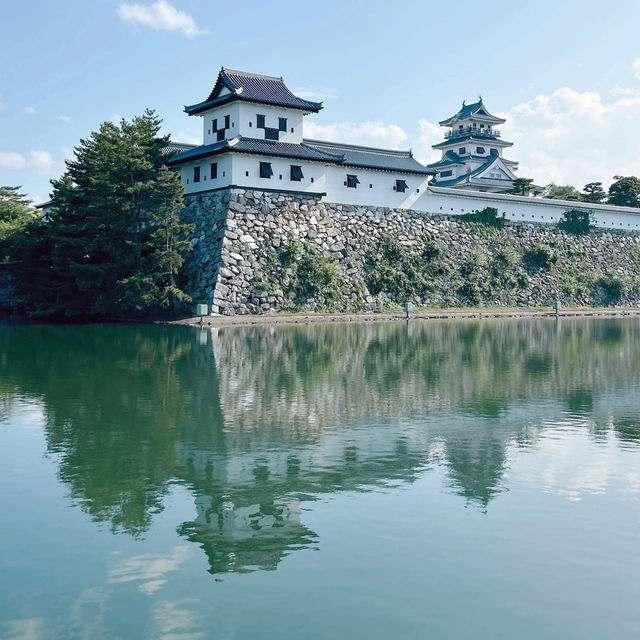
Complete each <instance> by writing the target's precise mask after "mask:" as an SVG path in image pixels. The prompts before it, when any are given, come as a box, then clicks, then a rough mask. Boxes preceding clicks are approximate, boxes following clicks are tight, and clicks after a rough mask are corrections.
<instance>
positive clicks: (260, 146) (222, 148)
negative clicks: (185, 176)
mask: <svg viewBox="0 0 640 640" xmlns="http://www.w3.org/2000/svg"><path fill="white" fill-rule="evenodd" d="M229 151H231V152H233V153H253V154H257V155H264V156H276V157H280V158H296V159H299V160H310V161H315V162H331V163H336V164H338V163H340V162H341V160H342V158H341V156H338V155H335V154H331V153H325V152H323V151H321V150H318V149H314V148H313V147H311V146H309V145H307V144H294V143H291V142H276V141H272V140H258V139H256V138H243V137H241V136H238V137H237V138H233V139H232V140H223V141H222V142H215V143H213V144H207V145H202V146H200V147H196V148H195V149H189V150H187V151H184V152H183V153H179V154H178V155H177V156H175V157H174V158H172V159H171V161H170V164H182V163H184V162H191V161H193V160H198V159H199V158H206V157H207V156H212V155H217V154H220V153H226V152H229Z"/></svg>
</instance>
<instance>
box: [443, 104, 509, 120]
mask: <svg viewBox="0 0 640 640" xmlns="http://www.w3.org/2000/svg"><path fill="white" fill-rule="evenodd" d="M472 116H474V117H475V118H477V119H479V120H483V121H484V122H489V123H491V124H504V123H505V122H506V120H505V119H504V118H498V117H497V116H494V115H492V114H491V113H489V111H488V110H487V108H486V107H485V106H484V103H483V102H482V98H480V99H479V100H478V102H474V103H473V104H465V103H464V102H463V103H462V107H461V108H460V110H459V111H458V113H456V114H455V115H453V116H451V117H450V118H447V119H446V120H441V121H440V126H442V127H446V126H447V125H450V124H452V123H453V122H457V121H460V120H467V119H469V118H471V117H472Z"/></svg>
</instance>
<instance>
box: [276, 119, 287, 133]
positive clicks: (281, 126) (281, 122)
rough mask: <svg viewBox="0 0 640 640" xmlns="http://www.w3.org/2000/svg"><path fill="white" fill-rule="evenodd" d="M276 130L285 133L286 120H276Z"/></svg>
mask: <svg viewBox="0 0 640 640" xmlns="http://www.w3.org/2000/svg"><path fill="white" fill-rule="evenodd" d="M278 129H280V131H284V132H286V130H287V119H286V118H278Z"/></svg>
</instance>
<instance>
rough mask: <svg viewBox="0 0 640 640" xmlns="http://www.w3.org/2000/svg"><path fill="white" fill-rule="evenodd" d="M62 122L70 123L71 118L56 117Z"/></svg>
mask: <svg viewBox="0 0 640 640" xmlns="http://www.w3.org/2000/svg"><path fill="white" fill-rule="evenodd" d="M58 117H59V118H60V120H62V122H71V120H72V118H71V116H58Z"/></svg>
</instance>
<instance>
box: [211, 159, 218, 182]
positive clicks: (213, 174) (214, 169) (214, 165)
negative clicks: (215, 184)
mask: <svg viewBox="0 0 640 640" xmlns="http://www.w3.org/2000/svg"><path fill="white" fill-rule="evenodd" d="M210 169H211V179H212V180H215V179H216V178H217V177H218V163H217V162H212V163H211V166H210Z"/></svg>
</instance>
